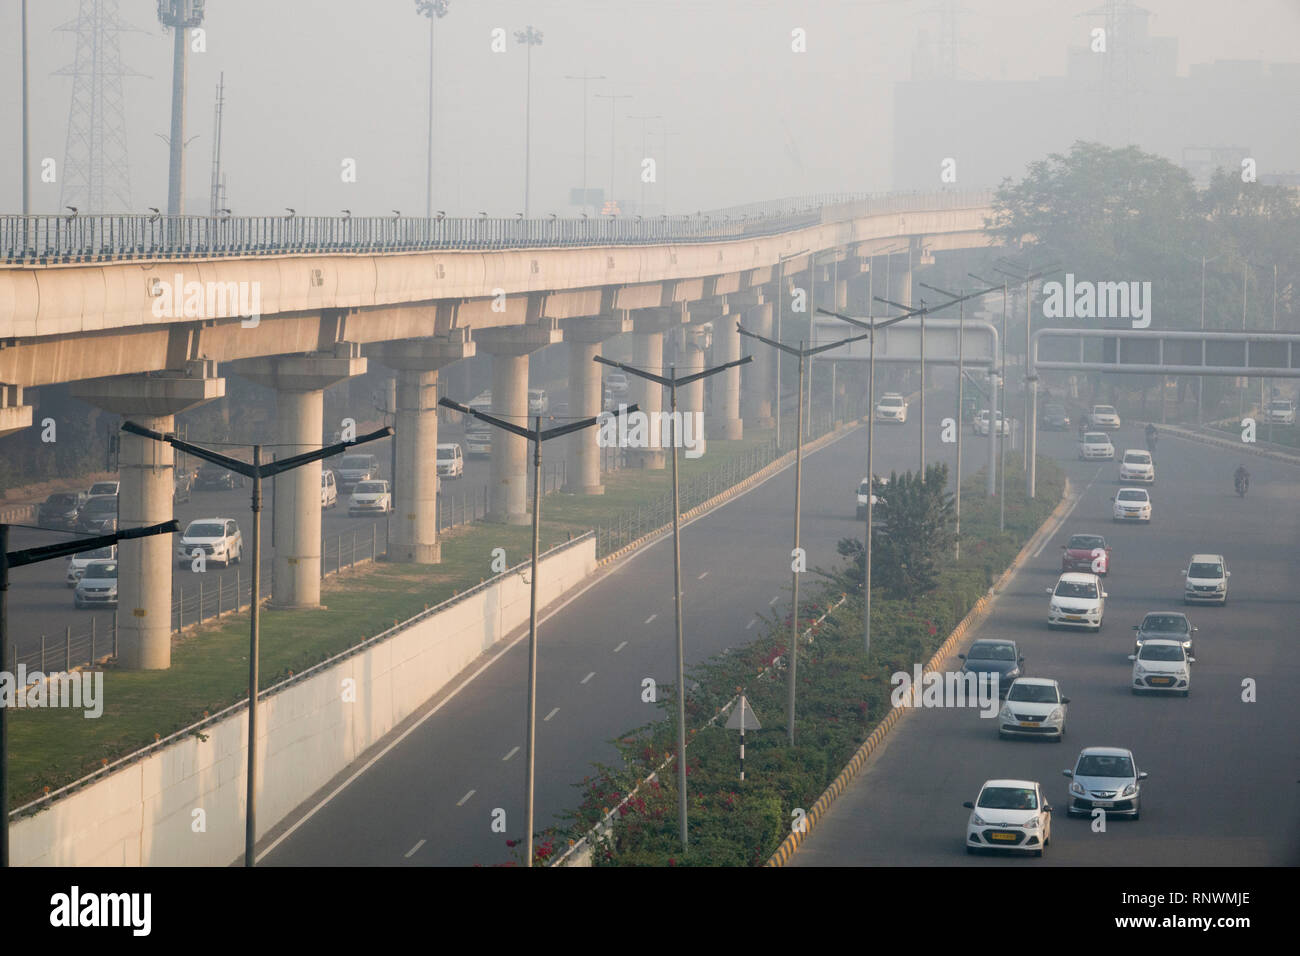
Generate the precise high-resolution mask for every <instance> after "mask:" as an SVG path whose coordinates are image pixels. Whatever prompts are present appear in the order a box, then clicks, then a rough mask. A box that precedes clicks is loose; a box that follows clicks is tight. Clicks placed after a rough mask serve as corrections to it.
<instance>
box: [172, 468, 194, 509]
mask: <svg viewBox="0 0 1300 956" xmlns="http://www.w3.org/2000/svg"><path fill="white" fill-rule="evenodd" d="M193 491H194V476H193V475H191V474H189V473H178V474H177V475H176V490H175V491H174V492H173V493H172V504H174V505H179V504H181V503H183V502H186V501H189V500H190V495H191V493H192V492H193Z"/></svg>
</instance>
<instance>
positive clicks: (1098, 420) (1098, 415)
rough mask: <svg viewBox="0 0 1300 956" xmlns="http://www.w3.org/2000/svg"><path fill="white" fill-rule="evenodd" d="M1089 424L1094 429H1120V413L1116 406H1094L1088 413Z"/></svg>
mask: <svg viewBox="0 0 1300 956" xmlns="http://www.w3.org/2000/svg"><path fill="white" fill-rule="evenodd" d="M1088 424H1089V425H1091V426H1092V427H1093V428H1119V425H1120V421H1119V412H1117V411H1115V406H1114V405H1094V406H1092V411H1091V412H1089V413H1088Z"/></svg>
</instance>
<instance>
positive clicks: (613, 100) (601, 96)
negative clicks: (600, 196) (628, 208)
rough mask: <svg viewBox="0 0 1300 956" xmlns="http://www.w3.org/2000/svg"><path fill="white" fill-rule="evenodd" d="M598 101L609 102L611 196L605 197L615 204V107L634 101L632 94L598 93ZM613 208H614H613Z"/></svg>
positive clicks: (608, 201) (607, 200)
mask: <svg viewBox="0 0 1300 956" xmlns="http://www.w3.org/2000/svg"><path fill="white" fill-rule="evenodd" d="M596 99H598V100H609V195H608V196H607V197H605V201H606V202H607V203H613V202H614V201H615V200H614V157H615V156H616V155H617V154H616V151H615V149H614V132H615V130H616V129H617V126H618V124H617V122H616V120H615V118H614V107H616V106H617V105H618V101H619V100H630V99H632V94H631V93H618V94H615V93H597V94H596ZM611 208H613V207H611Z"/></svg>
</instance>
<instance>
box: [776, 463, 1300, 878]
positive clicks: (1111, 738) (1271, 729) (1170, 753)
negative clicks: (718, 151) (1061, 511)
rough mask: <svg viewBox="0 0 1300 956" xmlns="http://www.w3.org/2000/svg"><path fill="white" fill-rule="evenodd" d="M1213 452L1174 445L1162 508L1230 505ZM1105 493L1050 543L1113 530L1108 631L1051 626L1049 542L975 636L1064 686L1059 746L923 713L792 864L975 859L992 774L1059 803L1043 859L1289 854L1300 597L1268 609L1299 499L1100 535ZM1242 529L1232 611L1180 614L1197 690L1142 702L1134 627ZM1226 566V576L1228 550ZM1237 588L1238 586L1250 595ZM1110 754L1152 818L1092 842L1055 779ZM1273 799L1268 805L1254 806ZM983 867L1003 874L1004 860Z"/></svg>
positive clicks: (1113, 828) (961, 714)
mask: <svg viewBox="0 0 1300 956" xmlns="http://www.w3.org/2000/svg"><path fill="white" fill-rule="evenodd" d="M1208 450H1209V449H1207V446H1192V447H1187V448H1178V449H1170V455H1171V457H1170V460H1169V461H1168V462H1167V464H1168V465H1169V466H1171V467H1170V472H1171V473H1172V474H1175V475H1177V476H1178V477H1177V479H1175V480H1174V481H1173V482H1172V483H1171V482H1169V481H1168V479H1167V478H1162V479H1161V481H1162V485H1163V487H1162V488H1161V491H1162V497H1163V498H1167V499H1169V500H1168V501H1167V502H1166V504H1165V505H1164V508H1165V510H1166V511H1168V510H1170V509H1171V508H1173V509H1174V511H1175V513H1178V511H1177V505H1178V504H1179V503H1181V504H1182V506H1183V507H1184V508H1185V509H1195V510H1197V511H1200V512H1209V513H1213V508H1212V507H1211V506H1210V502H1212V500H1213V499H1216V498H1217V499H1221V498H1223V483H1222V479H1221V477H1220V475H1221V473H1222V469H1223V457H1224V456H1222V455H1219V456H1214V455H1207V454H1206V452H1207V451H1208ZM1067 468H1068V469H1069V470H1071V471H1073V472H1074V473H1075V474H1074V475H1073V476H1072V477H1074V478H1076V479H1077V480H1080V481H1081V482H1082V483H1084V484H1086V482H1087V480H1088V479H1089V478H1090V477H1091V472H1089V471H1088V466H1085V465H1082V464H1075V463H1069V462H1067ZM1094 470H1095V469H1094ZM1284 477H1287V476H1284V475H1282V474H1280V473H1279V474H1270V475H1269V479H1270V481H1271V482H1273V487H1275V488H1277V489H1280V490H1283V491H1284V493H1285V494H1286V496H1287V497H1289V499H1290V500H1291V501H1294V498H1295V492H1294V489H1295V476H1294V474H1293V475H1291V476H1289V477H1290V481H1289V482H1288V483H1287V485H1289V487H1290V489H1291V490H1290V491H1289V492H1286V491H1285V489H1286V487H1287V485H1284V484H1282V483H1280V482H1279V481H1278V479H1280V478H1284ZM1111 491H1112V489H1111V488H1110V487H1107V486H1106V485H1105V484H1094V485H1093V487H1092V489H1090V491H1089V492H1088V493H1087V494H1085V495H1084V496H1083V498H1082V499H1081V501H1080V503H1079V505H1078V508H1077V509H1076V511H1075V514H1074V515H1072V516H1071V519H1070V520H1068V521H1067V522H1066V523H1065V524H1064V526H1063V527H1062V528H1061V530H1060V532H1058V534H1057V535H1055V536H1054V540H1053V542H1052V543H1053V544H1055V543H1056V539H1060V538H1062V537H1063V536H1064V535H1066V534H1068V533H1069V532H1070V531H1071V530H1073V529H1076V528H1077V529H1079V530H1091V528H1089V527H1085V525H1084V524H1083V522H1085V521H1087V520H1088V519H1089V518H1092V519H1094V520H1093V521H1092V522H1091V524H1092V525H1093V526H1094V527H1096V526H1100V530H1103V532H1106V531H1109V534H1108V539H1109V540H1110V542H1111V544H1112V546H1113V547H1114V554H1115V556H1116V558H1117V561H1116V565H1115V567H1116V571H1115V572H1114V573H1112V574H1111V575H1110V576H1109V577H1108V578H1107V579H1106V590H1107V592H1108V594H1109V597H1108V600H1107V615H1106V625H1105V627H1104V628H1103V630H1102V632H1101V633H1100V634H1099V635H1092V634H1086V633H1077V634H1076V633H1071V632H1064V631H1060V632H1049V631H1047V630H1046V628H1045V625H1044V617H1045V613H1046V602H1047V595H1046V593H1044V591H1043V590H1041V589H1042V588H1045V587H1047V586H1049V585H1050V584H1051V583H1052V582H1054V581H1055V578H1056V576H1057V574H1058V571H1059V564H1058V563H1057V562H1058V561H1059V557H1058V555H1059V549H1053V548H1051V547H1049V548H1046V549H1045V550H1044V552H1043V554H1042V555H1041V557H1040V558H1039V559H1038V560H1036V561H1033V562H1030V564H1029V565H1028V566H1027V568H1026V569H1025V570H1024V571H1022V572H1021V574H1020V575H1019V576H1018V577H1017V580H1016V582H1015V583H1014V585H1013V586H1012V587H1011V588H1010V589H1008V591H1007V592H1006V593H1004V595H1003V596H1002V597H1001V598H999V601H998V604H997V606H996V609H995V611H994V613H993V615H992V616H991V618H990V619H988V620H987V621H986V622H985V623H984V625H983V626H982V627H981V628H980V629H979V631H978V634H977V635H976V636H978V637H1010V638H1013V639H1015V640H1017V642H1018V643H1019V645H1020V647H1021V650H1022V652H1023V653H1024V654H1025V657H1026V664H1027V668H1028V672H1029V673H1030V674H1031V675H1037V676H1051V677H1055V678H1057V679H1058V680H1060V681H1061V683H1062V687H1063V690H1064V692H1065V694H1066V696H1069V697H1070V698H1071V700H1072V703H1071V705H1070V714H1069V719H1068V722H1067V734H1066V742H1065V743H1064V744H1060V745H1058V744H1054V743H1051V742H1048V741H999V740H997V737H996V729H995V728H993V727H990V726H988V725H989V724H991V723H992V722H991V721H987V722H986V721H984V720H983V719H982V718H980V717H978V716H977V715H976V714H974V713H971V712H969V711H962V710H956V709H950V710H945V709H935V710H924V709H922V710H917V711H914V712H912V713H910V714H908V716H907V717H906V718H905V720H904V721H903V722H902V723H900V724H899V725H898V727H897V728H896V729H895V731H894V732H893V733H892V734H891V735H890V737H888V738H886V739H887V740H888V741H889V743H888V745H887V746H886V747H884V748H883V749H882V751H880V752H879V754H878V756H876V757H874V758H873V760H872V761H871V763H870V765H869V766H868V768H866V773H865V774H864V775H863V776H862V777H861V778H860V779H859V781H857V782H856V783H855V784H854V785H852V786H851V787H850V788H849V790H848V791H847V792H846V793H845V794H844V795H842V796H841V797H840V798H839V800H837V801H836V804H835V805H834V807H833V809H832V811H831V813H830V814H829V815H828V816H827V817H826V818H825V819H824V820H823V821H822V822H821V823H820V824H819V825H818V828H817V830H816V831H814V832H813V833H812V834H811V835H810V836H809V839H808V840H807V841H806V842H805V844H804V846H803V847H802V848H801V849H800V851H799V853H798V854H796V856H795V858H794V863H795V864H796V865H801V866H815V865H845V864H871V863H876V864H891V863H893V864H912V863H916V864H951V863H956V862H958V861H965V860H967V859H968V858H967V857H966V855H965V853H964V849H963V845H964V844H963V833H964V830H963V827H964V824H965V820H966V816H967V813H968V811H966V810H964V809H963V808H962V807H961V802H962V801H963V800H972V799H974V796H975V794H976V793H977V792H978V788H979V785H980V784H981V783H982V782H983V781H984V780H986V779H991V778H994V777H1028V778H1029V779H1037V780H1039V781H1040V782H1041V783H1042V784H1043V785H1044V786H1045V787H1046V788H1047V793H1048V796H1049V799H1051V800H1052V802H1053V804H1054V805H1056V806H1057V807H1060V808H1062V812H1058V813H1057V814H1056V815H1055V820H1054V824H1055V827H1054V830H1053V836H1054V839H1053V845H1052V847H1051V848H1050V849H1049V851H1048V854H1047V860H1048V861H1051V862H1052V863H1056V864H1083V865H1113V864H1114V863H1115V861H1116V860H1123V861H1124V862H1125V863H1131V864H1164V865H1189V864H1191V865H1199V864H1210V863H1214V864H1222V863H1232V864H1236V863H1253V864H1259V863H1294V862H1296V859H1297V852H1298V849H1300V835H1298V834H1297V829H1296V823H1295V821H1296V819H1297V816H1298V814H1297V813H1296V810H1297V805H1296V797H1295V792H1294V791H1295V787H1294V784H1293V781H1294V779H1295V776H1296V775H1295V769H1296V768H1295V752H1294V742H1293V739H1292V738H1293V736H1294V728H1295V727H1296V726H1297V718H1298V717H1300V714H1298V713H1297V708H1296V705H1295V703H1294V698H1293V697H1291V696H1290V695H1287V694H1286V693H1285V691H1283V692H1281V693H1278V691H1279V690H1280V689H1281V688H1285V687H1288V686H1290V684H1291V683H1292V682H1293V681H1294V680H1295V678H1296V677H1300V662H1298V660H1297V653H1296V651H1295V646H1294V642H1292V641H1290V640H1289V638H1288V637H1287V636H1286V635H1287V634H1288V633H1289V631H1290V632H1293V631H1294V627H1293V625H1291V624H1290V621H1291V620H1293V618H1294V614H1295V611H1296V606H1295V605H1296V602H1295V601H1294V600H1289V601H1287V600H1283V602H1282V603H1277V602H1276V599H1275V601H1273V602H1269V601H1264V600H1259V599H1258V597H1261V596H1263V595H1265V594H1268V593H1269V592H1270V591H1272V592H1273V593H1274V594H1275V595H1276V594H1286V593H1289V592H1288V591H1285V590H1276V589H1279V588H1281V587H1283V586H1284V584H1285V581H1287V580H1289V579H1290V578H1291V576H1293V575H1294V572H1295V570H1296V556H1295V553H1294V542H1295V540H1296V539H1297V532H1298V531H1300V528H1297V527H1296V524H1297V518H1296V513H1295V511H1294V507H1292V511H1291V513H1290V514H1288V515H1284V516H1278V515H1277V513H1276V510H1275V509H1260V510H1259V511H1257V512H1252V513H1243V512H1237V513H1233V512H1226V511H1225V510H1224V509H1223V508H1222V507H1220V508H1219V510H1218V512H1217V514H1215V518H1214V523H1213V524H1211V525H1209V526H1208V527H1207V528H1206V529H1205V530H1204V531H1201V530H1199V526H1192V527H1185V526H1180V525H1176V524H1174V523H1173V522H1169V523H1167V524H1165V525H1163V526H1162V525H1153V526H1151V527H1149V528H1147V527H1133V526H1130V527H1117V528H1115V529H1106V527H1105V522H1104V520H1101V518H1102V516H1103V515H1104V516H1106V517H1108V516H1109V511H1108V507H1107V506H1108V505H1109V495H1110V493H1111ZM1206 499H1209V500H1210V501H1207V500H1206ZM1224 503H1226V502H1222V501H1221V502H1220V505H1222V504H1224ZM1157 507H1161V505H1160V503H1159V502H1157ZM1275 517H1280V520H1278V521H1274V520H1272V519H1274V518H1275ZM1239 530H1240V535H1241V537H1243V538H1244V537H1249V538H1250V540H1251V542H1252V546H1251V548H1249V549H1248V550H1246V551H1245V553H1244V554H1241V555H1239V556H1238V557H1236V559H1235V567H1236V569H1237V573H1236V574H1234V578H1233V584H1232V590H1231V591H1230V593H1231V594H1232V600H1231V601H1230V603H1229V605H1228V607H1227V608H1223V609H1218V608H1215V609H1209V608H1187V609H1186V610H1187V611H1188V613H1189V616H1190V617H1191V618H1192V620H1193V622H1194V623H1197V624H1198V626H1199V627H1200V628H1201V630H1200V631H1199V632H1198V634H1197V638H1198V640H1200V642H1201V646H1199V647H1198V648H1197V663H1196V664H1195V665H1194V668H1193V684H1192V694H1191V696H1190V697H1189V698H1187V699H1182V698H1169V699H1159V698H1155V697H1146V696H1143V697H1136V696H1134V695H1133V694H1132V693H1131V692H1130V690H1129V688H1128V678H1129V674H1130V670H1131V666H1132V665H1131V664H1130V662H1129V661H1128V660H1127V655H1128V654H1129V653H1131V652H1132V638H1133V632H1132V630H1131V629H1130V626H1131V624H1132V623H1135V622H1136V620H1137V619H1139V617H1140V615H1141V614H1142V613H1144V612H1145V611H1147V610H1154V609H1160V608H1166V607H1167V608H1171V609H1172V608H1178V609H1183V608H1182V605H1181V587H1180V582H1179V581H1178V580H1177V579H1172V578H1171V577H1169V574H1168V568H1169V567H1171V566H1172V567H1174V568H1175V569H1177V568H1179V567H1181V566H1183V561H1185V558H1186V556H1187V555H1189V554H1190V553H1191V551H1192V550H1193V548H1196V549H1201V548H1204V547H1205V544H1204V539H1206V538H1208V539H1210V540H1211V541H1213V542H1215V543H1216V544H1218V546H1217V547H1215V548H1210V549H1207V550H1216V551H1223V552H1225V553H1226V552H1230V551H1231V550H1232V549H1231V548H1230V547H1229V546H1228V545H1227V544H1226V543H1222V542H1227V541H1229V540H1234V539H1233V538H1232V537H1231V536H1232V535H1233V534H1234V532H1237V531H1239ZM1192 541H1198V542H1200V543H1198V544H1195V545H1193V544H1192V543H1191V542H1192ZM1227 560H1228V562H1229V567H1233V566H1234V557H1233V556H1232V554H1231V553H1228V554H1227ZM1121 562H1123V563H1121ZM1121 568H1123V571H1122V572H1121V570H1120V569H1121ZM1243 578H1244V579H1246V580H1243ZM1238 585H1243V586H1242V587H1240V590H1236V588H1237V587H1238ZM1283 605H1285V606H1283ZM1210 611H1213V612H1214V615H1215V616H1211V615H1210V614H1209V613H1208V612H1210ZM1225 612H1226V613H1225ZM957 663H959V662H957V661H955V660H954V661H950V662H949V666H950V667H953V666H955V665H956V664H957ZM1260 675H1267V678H1265V677H1263V676H1260ZM1252 676H1254V677H1256V678H1257V679H1258V680H1259V682H1260V687H1261V692H1260V696H1259V700H1258V702H1257V703H1253V704H1246V703H1243V702H1242V701H1241V694H1242V686H1241V682H1242V680H1243V679H1245V678H1247V677H1252ZM1267 688H1271V689H1272V691H1273V692H1272V693H1267V690H1266V689H1267ZM1289 697H1290V699H1288V698H1289ZM1099 744H1104V745H1117V746H1126V747H1129V748H1131V749H1132V750H1133V751H1134V753H1135V756H1136V758H1137V761H1138V764H1139V767H1140V768H1141V769H1147V770H1149V771H1150V772H1151V774H1152V776H1151V778H1150V779H1149V780H1148V781H1147V783H1146V785H1145V786H1144V792H1143V815H1142V818H1141V820H1139V821H1128V820H1123V819H1114V818H1112V819H1111V820H1109V821H1108V825H1107V830H1106V832H1105V833H1104V834H1102V833H1095V834H1094V833H1093V832H1092V830H1091V827H1090V824H1089V821H1087V820H1080V819H1075V820H1070V819H1069V818H1068V817H1067V815H1066V814H1065V813H1064V812H1063V807H1064V805H1065V801H1066V794H1067V785H1068V781H1066V780H1065V778H1064V777H1062V776H1061V770H1062V769H1063V768H1066V767H1070V766H1072V765H1073V760H1074V758H1075V757H1076V756H1077V753H1078V749H1079V748H1080V747H1082V746H1087V745H1099ZM1207 761H1210V765H1209V766H1208V767H1207ZM1270 802H1271V804H1272V805H1271V807H1270V809H1269V811H1268V812H1267V813H1263V814H1261V813H1255V812H1243V808H1247V807H1252V806H1255V807H1262V806H1266V805H1269V803H1270ZM973 859H974V860H975V861H978V862H982V863H989V864H993V865H999V864H1001V865H1007V864H1009V863H1010V859H1011V858H1010V857H1007V858H1001V857H989V856H979V857H976V858H973Z"/></svg>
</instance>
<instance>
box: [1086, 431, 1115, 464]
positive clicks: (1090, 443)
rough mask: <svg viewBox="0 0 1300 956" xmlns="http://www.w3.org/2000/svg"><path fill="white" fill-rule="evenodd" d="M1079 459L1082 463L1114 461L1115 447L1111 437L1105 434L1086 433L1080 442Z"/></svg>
mask: <svg viewBox="0 0 1300 956" xmlns="http://www.w3.org/2000/svg"><path fill="white" fill-rule="evenodd" d="M1079 458H1080V460H1082V461H1113V460H1114V458H1115V446H1114V445H1112V444H1111V443H1110V436H1109V435H1107V434H1106V433H1105V432H1084V433H1083V440H1082V441H1080V442H1079Z"/></svg>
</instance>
